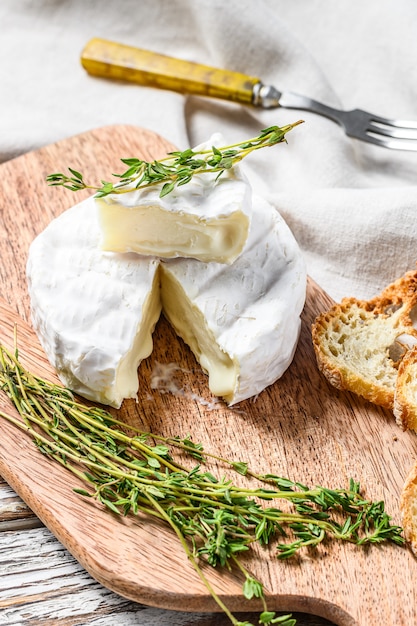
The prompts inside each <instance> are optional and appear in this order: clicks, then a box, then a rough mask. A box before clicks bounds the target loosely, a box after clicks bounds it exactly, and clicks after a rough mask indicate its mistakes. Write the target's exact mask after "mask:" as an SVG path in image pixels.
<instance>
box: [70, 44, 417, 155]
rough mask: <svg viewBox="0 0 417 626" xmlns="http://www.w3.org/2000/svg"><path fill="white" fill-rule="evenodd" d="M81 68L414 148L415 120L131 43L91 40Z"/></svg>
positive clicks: (416, 144) (387, 144) (391, 145)
mask: <svg viewBox="0 0 417 626" xmlns="http://www.w3.org/2000/svg"><path fill="white" fill-rule="evenodd" d="M81 63H82V65H83V67H84V68H85V69H86V70H87V72H89V73H90V74H92V75H94V76H101V77H104V78H116V79H122V80H127V81H130V82H134V83H137V84H139V85H143V86H147V87H157V88H160V89H169V90H171V91H177V92H179V93H182V94H194V95H200V96H208V97H212V98H221V99H223V100H231V101H233V102H239V103H240V104H247V105H253V106H257V107H262V108H265V109H271V108H277V107H282V108H286V109H299V110H303V111H312V112H313V113H317V114H318V115H323V116H325V117H327V118H329V119H331V120H333V121H334V122H337V123H338V124H340V126H341V127H342V128H343V129H344V131H345V133H346V135H348V136H349V137H353V138H355V139H360V140H362V141H367V142H369V143H373V144H376V145H378V146H383V147H384V148H390V149H392V150H410V151H414V152H417V121H402V120H393V119H387V118H384V117H379V116H377V115H373V114H372V113H368V112H367V111H362V110H361V109H354V110H352V111H340V110H338V109H334V108H332V107H329V106H327V105H325V104H322V103H321V102H317V101H316V100H312V99H311V98H308V97H306V96H302V95H299V94H296V93H292V92H280V91H278V89H276V88H275V87H273V86H272V85H264V84H263V83H262V81H261V80H260V79H259V78H255V77H253V76H247V75H246V74H241V73H239V72H233V71H230V70H221V69H216V68H213V67H209V66H207V65H200V64H198V63H192V62H190V61H183V60H180V59H174V58H172V57H168V56H165V55H162V54H157V53H155V52H150V51H149V50H141V49H139V48H133V47H131V46H125V45H123V44H119V43H115V42H112V41H107V40H105V39H97V38H95V39H92V40H91V41H89V42H88V43H87V45H86V46H85V48H84V50H83V51H82V54H81Z"/></svg>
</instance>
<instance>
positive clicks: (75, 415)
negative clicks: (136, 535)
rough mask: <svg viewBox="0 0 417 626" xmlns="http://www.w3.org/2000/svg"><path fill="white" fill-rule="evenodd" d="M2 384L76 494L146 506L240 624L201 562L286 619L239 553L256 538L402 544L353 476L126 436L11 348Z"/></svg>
mask: <svg viewBox="0 0 417 626" xmlns="http://www.w3.org/2000/svg"><path fill="white" fill-rule="evenodd" d="M0 389H1V390H2V391H3V392H4V393H6V395H7V396H8V397H9V398H10V400H11V401H12V403H13V404H14V406H15V408H16V409H17V411H18V413H19V414H20V419H19V418H17V417H13V416H12V415H8V414H7V413H5V412H0V417H3V418H4V419H6V420H8V421H9V422H11V423H13V424H14V425H15V426H17V427H18V428H20V429H22V430H23V431H24V432H26V433H27V434H28V435H29V436H31V437H32V439H33V441H34V443H35V444H36V445H37V446H38V448H39V449H40V451H41V452H42V453H43V454H45V455H47V456H48V457H49V458H51V459H53V460H55V461H56V462H58V463H59V464H60V465H62V466H63V467H64V468H65V469H66V470H68V471H70V472H72V473H73V474H74V475H75V476H76V477H77V478H78V479H80V480H81V481H82V482H83V483H84V484H85V489H84V488H79V487H75V488H74V491H75V492H76V493H77V494H78V495H79V496H80V497H86V498H93V499H95V500H96V501H97V502H100V503H101V504H102V505H103V506H105V507H106V508H107V509H108V510H109V513H111V514H114V515H118V516H120V515H122V516H124V515H128V514H133V515H137V514H138V513H144V514H147V515H151V516H154V517H156V518H158V519H160V520H162V521H164V522H166V523H167V524H168V525H169V526H170V527H171V528H172V530H173V532H174V533H175V534H176V536H177V538H178V540H179V541H180V543H181V545H182V547H183V549H184V551H185V553H186V555H187V557H188V559H189V561H190V563H191V564H192V566H193V567H194V569H195V571H196V573H197V575H198V576H199V577H200V579H201V580H202V581H203V583H204V584H205V586H206V588H207V590H208V591H209V593H210V594H211V595H212V597H213V598H214V600H215V601H216V602H217V604H218V605H219V607H220V609H221V610H222V611H224V613H225V614H226V615H227V616H228V618H229V619H230V621H231V623H232V624H233V625H234V626H252V625H251V624H249V622H244V623H243V622H239V621H238V620H237V619H236V618H235V616H234V615H233V614H232V613H231V612H230V610H229V609H228V607H227V606H226V605H225V604H224V603H223V601H222V600H221V598H219V597H218V595H217V594H216V592H215V590H214V589H213V588H212V586H211V584H210V581H209V580H208V579H207V577H206V576H205V574H204V571H203V569H202V567H201V565H200V561H201V559H204V560H205V561H206V562H208V564H210V565H211V566H213V567H226V568H229V569H230V568H231V567H232V566H234V567H236V568H237V569H238V570H239V571H240V572H241V573H242V574H243V576H244V581H245V582H244V585H243V589H242V593H243V595H244V596H245V597H246V598H247V599H251V598H258V599H260V600H261V601H262V603H263V610H262V612H261V614H260V616H259V622H258V623H260V624H281V626H294V624H295V620H294V619H292V617H291V615H281V616H277V615H276V613H275V612H272V611H269V610H268V608H267V605H266V600H265V597H264V590H263V585H262V582H261V581H258V580H256V579H255V578H254V577H253V576H252V575H251V573H250V572H249V571H248V570H247V569H246V568H245V566H244V565H243V563H242V562H241V560H240V558H239V556H240V555H241V554H242V553H245V552H248V551H249V550H250V549H251V547H252V545H253V544H254V543H259V544H261V545H268V544H270V543H271V542H272V541H276V542H277V557H278V558H279V559H288V558H291V557H292V556H294V555H295V554H296V553H298V552H299V551H301V550H306V549H308V550H315V549H316V548H317V547H318V546H319V545H320V544H321V543H323V542H324V541H329V540H331V539H333V540H338V541H347V542H351V543H353V544H356V545H358V546H363V545H368V544H369V545H372V544H379V543H382V542H385V541H391V542H393V543H394V544H397V545H399V546H401V545H403V544H404V543H405V540H404V538H403V535H402V529H401V528H400V527H399V526H396V525H394V524H392V522H391V517H390V516H389V515H388V514H387V513H386V511H385V507H384V503H383V502H372V501H370V500H367V499H365V498H364V497H363V496H362V495H361V492H360V485H359V483H357V482H355V481H354V480H353V479H351V480H350V483H349V485H348V487H347V488H345V489H343V488H342V489H328V488H326V487H321V486H315V487H309V486H307V485H303V484H302V483H299V482H294V481H292V480H290V479H289V478H284V477H281V476H278V475H274V474H265V475H259V474H256V473H255V472H253V471H252V470H251V469H250V468H249V466H248V464H247V463H245V462H235V461H229V460H227V459H222V458H221V457H219V456H216V455H212V454H208V453H206V452H205V451H204V449H203V446H202V445H201V444H195V443H194V442H193V441H192V440H191V437H190V436H189V435H187V436H186V437H183V438H180V437H174V438H172V437H163V436H161V435H153V434H152V433H147V432H144V431H141V430H140V429H137V428H133V427H131V426H129V429H130V430H131V431H132V432H133V435H132V434H129V435H128V434H127V433H126V432H125V430H123V426H125V425H124V424H123V422H121V421H119V420H117V419H115V418H114V417H112V415H111V414H110V413H108V412H107V411H105V410H104V409H102V408H99V407H95V406H87V405H84V404H82V403H80V402H78V401H77V400H76V398H75V397H74V396H73V394H72V393H71V391H70V390H68V389H66V388H63V387H61V386H59V385H56V384H53V383H51V382H48V381H46V380H43V379H41V378H39V377H37V376H34V375H33V374H31V373H30V372H29V371H28V370H26V369H25V368H24V367H23V366H22V365H21V363H20V361H19V355H18V351H17V349H15V351H14V353H12V352H10V351H9V350H7V349H6V348H5V347H3V346H2V345H0ZM155 442H156V443H155ZM174 449H177V450H179V451H180V452H181V454H182V455H183V454H187V455H188V456H189V458H190V459H193V460H194V461H195V460H197V461H198V464H197V465H194V466H193V467H192V468H191V469H189V468H187V467H186V466H184V465H182V464H180V463H179V462H178V461H177V460H175V459H174V457H173V450H174ZM207 458H214V459H216V460H217V461H221V462H222V463H225V464H226V465H227V466H228V467H229V468H230V469H231V470H232V471H235V472H237V473H238V474H240V475H242V474H243V475H245V474H246V475H248V476H250V477H252V478H255V479H257V480H259V481H261V484H260V486H256V487H252V488H244V487H241V486H239V485H236V484H234V483H233V481H232V480H231V479H230V478H228V477H227V476H223V477H222V478H217V477H216V476H214V475H213V474H212V473H211V472H210V471H208V470H204V469H202V466H201V464H202V463H204V462H205V461H206V459H207ZM262 501H264V502H267V501H271V502H275V503H276V502H279V501H286V503H287V505H289V506H287V507H286V508H285V510H283V509H281V508H278V507H277V506H276V505H274V506H265V505H262V504H261V503H260V502H262ZM291 507H292V508H291ZM288 509H290V510H288Z"/></svg>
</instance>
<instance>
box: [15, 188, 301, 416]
mask: <svg viewBox="0 0 417 626" xmlns="http://www.w3.org/2000/svg"><path fill="white" fill-rule="evenodd" d="M100 238H101V228H100V225H99V216H98V208H97V205H96V203H95V200H94V199H93V198H90V199H88V200H86V201H84V202H83V203H81V204H79V205H76V206H75V207H73V208H71V209H69V210H68V211H66V212H65V213H64V214H63V215H61V216H60V217H59V218H57V219H55V220H53V221H52V222H51V223H50V224H49V226H48V227H47V228H46V229H45V230H44V231H43V232H42V233H41V234H40V235H39V236H38V237H37V238H36V239H35V240H34V242H33V243H32V245H31V248H30V251H29V258H28V264H27V275H28V287H29V295H30V298H31V307H32V320H33V325H34V328H35V330H36V331H37V333H38V336H39V338H40V341H41V343H42V345H43V347H44V349H45V352H46V354H47V356H48V358H49V360H50V362H51V364H52V365H53V366H54V367H55V368H56V370H57V372H58V374H59V376H60V377H61V380H62V381H63V383H64V384H65V385H67V386H68V387H70V388H72V389H73V390H74V391H75V392H77V393H79V394H80V395H83V396H85V397H86V398H89V399H92V400H95V401H97V402H100V403H104V404H109V405H111V406H115V407H119V406H120V404H121V402H122V401H123V399H124V398H134V397H136V395H137V391H138V373H137V368H138V365H139V363H140V361H141V360H142V359H143V358H145V357H147V356H148V355H149V354H150V353H151V351H152V347H153V346H152V332H153V330H154V327H155V324H156V322H157V320H158V318H159V315H160V312H161V308H163V310H164V312H165V314H166V316H167V318H168V319H169V320H170V322H171V324H172V325H173V327H174V328H175V330H176V332H177V333H178V334H179V335H180V336H181V337H182V338H183V339H184V340H185V342H186V343H188V345H189V346H190V348H191V349H192V351H193V352H194V354H195V356H196V358H197V360H198V361H199V362H200V364H201V366H202V368H203V369H204V370H205V371H206V372H207V373H208V375H209V387H210V389H211V391H212V392H213V393H214V394H216V395H220V396H222V397H224V398H225V400H226V401H227V402H228V403H229V404H234V403H236V402H239V401H241V400H244V399H246V398H249V397H251V396H254V395H256V394H258V393H259V392H261V391H262V390H263V389H264V388H265V387H267V386H268V385H270V384H271V383H273V382H274V381H275V380H277V379H278V378H279V377H280V376H281V375H282V374H283V372H284V371H285V370H286V369H287V367H288V366H289V364H290V363H291V360H292V358H293V354H294V350H295V348H296V345H297V341H298V333H299V328H300V313H301V310H302V308H303V304H304V298H305V290H306V271H305V266H304V261H303V258H302V255H301V253H300V250H299V248H298V246H297V244H296V242H295V240H294V237H293V236H292V234H291V232H290V230H289V229H288V227H287V226H286V224H285V222H284V221H283V220H282V218H281V217H280V215H279V214H278V213H277V212H276V211H275V210H274V209H273V208H272V207H271V206H270V205H269V204H268V203H267V202H265V201H263V200H262V199H260V198H254V199H253V203H252V217H251V222H250V230H249V236H248V239H247V242H246V245H245V248H244V250H243V252H242V253H241V254H240V256H239V257H238V258H237V259H236V261H235V262H234V263H233V264H231V265H225V264H221V263H215V262H210V263H204V262H201V261H198V260H195V259H172V260H160V259H157V258H155V257H146V256H141V255H138V254H133V253H124V254H119V253H112V252H105V251H103V250H102V249H101V247H100Z"/></svg>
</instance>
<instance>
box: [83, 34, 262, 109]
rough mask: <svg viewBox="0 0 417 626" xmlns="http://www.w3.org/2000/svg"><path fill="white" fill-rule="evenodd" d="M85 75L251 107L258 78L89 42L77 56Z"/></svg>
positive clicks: (109, 44) (121, 45)
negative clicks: (79, 58)
mask: <svg viewBox="0 0 417 626" xmlns="http://www.w3.org/2000/svg"><path fill="white" fill-rule="evenodd" d="M81 64H82V66H83V67H84V68H85V69H86V70H87V72H88V73H89V74H92V75H94V76H101V77H104V78H116V79H122V80H127V81H130V82H133V83H136V84H138V85H143V86H146V87H158V88H159V89H169V90H170V91H177V92H179V93H182V94H192V95H199V96H209V97H212V98H221V99H222V100H231V101H233V102H239V103H240V104H254V88H255V85H260V80H259V78H255V77H252V76H247V75H246V74H240V73H239V72H232V71H230V70H221V69H216V68H213V67H209V66H207V65H200V64H199V63H192V62H190V61H183V60H180V59H175V58H172V57H169V56H165V55H163V54H157V53H155V52H150V51H149V50H141V49H139V48H134V47H132V46H126V45H123V44H120V43H115V42H112V41H107V40H105V39H99V38H94V39H91V40H90V41H89V42H88V43H87V44H86V46H85V47H84V49H83V51H82V53H81Z"/></svg>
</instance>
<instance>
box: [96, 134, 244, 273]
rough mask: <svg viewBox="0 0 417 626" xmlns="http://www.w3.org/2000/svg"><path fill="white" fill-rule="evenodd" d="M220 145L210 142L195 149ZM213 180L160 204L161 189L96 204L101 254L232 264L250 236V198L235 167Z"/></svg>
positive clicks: (208, 177) (197, 180)
mask: <svg viewBox="0 0 417 626" xmlns="http://www.w3.org/2000/svg"><path fill="white" fill-rule="evenodd" d="M219 143H220V139H219V137H216V136H213V137H212V139H211V140H210V141H208V142H206V144H202V145H201V146H198V149H200V148H202V149H204V148H208V149H210V148H211V146H212V145H218V144H219ZM217 176H218V175H217V173H212V172H210V171H207V172H205V173H204V174H201V175H200V176H196V177H194V178H193V179H192V180H191V181H190V182H189V183H187V184H186V185H183V186H179V187H176V188H175V189H174V190H173V191H172V192H171V193H169V194H168V195H166V196H164V197H163V198H160V197H159V194H160V190H161V189H160V186H159V185H158V186H156V187H143V188H139V189H137V190H130V191H129V192H128V193H120V194H110V195H108V196H104V197H102V198H97V199H96V202H97V206H98V208H99V215H100V226H101V231H102V239H101V245H102V248H103V250H107V251H112V252H137V253H138V254H144V255H155V256H158V257H163V258H175V257H191V258H195V259H199V260H200V261H215V262H218V263H232V262H233V261H234V260H235V259H236V258H237V257H238V256H239V254H240V253H241V252H242V250H243V247H244V245H245V243H246V239H247V236H248V232H249V225H250V213H251V201H252V192H251V187H250V185H249V183H248V181H247V180H246V178H245V177H244V176H243V174H242V173H241V172H240V170H239V168H238V167H233V168H231V169H230V170H226V171H225V172H224V173H223V174H222V175H221V176H220V177H219V178H218V177H217Z"/></svg>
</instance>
